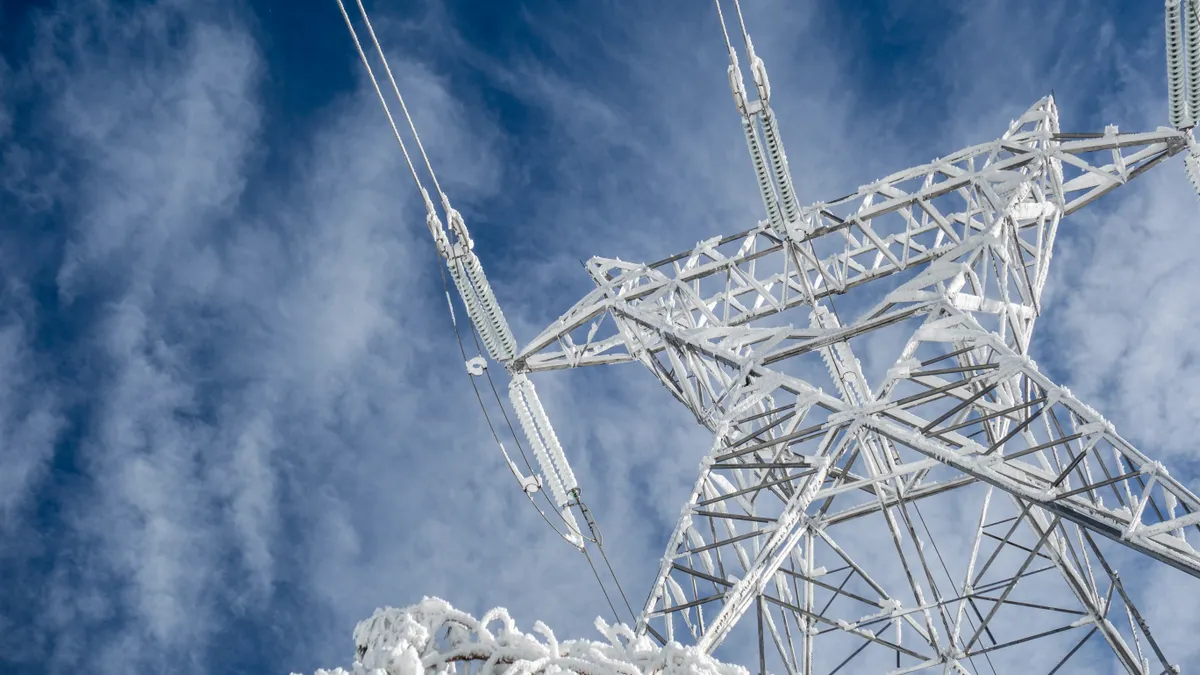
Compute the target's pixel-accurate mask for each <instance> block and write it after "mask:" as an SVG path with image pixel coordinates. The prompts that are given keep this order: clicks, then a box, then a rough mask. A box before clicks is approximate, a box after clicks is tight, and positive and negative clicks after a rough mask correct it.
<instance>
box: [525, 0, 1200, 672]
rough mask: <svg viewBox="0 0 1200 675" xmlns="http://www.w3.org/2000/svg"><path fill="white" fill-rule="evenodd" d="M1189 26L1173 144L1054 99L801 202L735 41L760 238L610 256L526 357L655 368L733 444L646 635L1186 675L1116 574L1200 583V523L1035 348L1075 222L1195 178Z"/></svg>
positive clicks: (708, 470) (713, 462) (904, 658)
mask: <svg viewBox="0 0 1200 675" xmlns="http://www.w3.org/2000/svg"><path fill="white" fill-rule="evenodd" d="M1176 9H1178V7H1176ZM1178 14H1179V13H1178V12H1176V14H1175V15H1173V16H1175V19H1174V20H1175V23H1174V24H1172V23H1171V21H1172V19H1171V18H1170V16H1172V15H1170V14H1169V15H1168V30H1169V35H1170V40H1171V41H1170V44H1169V49H1170V50H1173V51H1170V53H1171V54H1172V55H1173V56H1172V57H1171V58H1170V60H1169V65H1170V76H1171V85H1172V86H1171V92H1172V106H1171V113H1172V115H1171V116H1172V122H1173V123H1174V124H1175V126H1176V128H1165V127H1164V128H1159V129H1157V130H1155V131H1151V132H1146V133H1122V132H1120V131H1119V130H1118V129H1117V128H1116V127H1108V128H1107V129H1105V130H1104V131H1103V132H1099V133H1067V132H1064V131H1062V130H1061V129H1060V128H1059V117H1058V111H1057V108H1056V106H1055V103H1054V101H1053V100H1052V99H1051V98H1046V99H1043V100H1041V101H1038V102H1037V103H1035V104H1034V105H1033V106H1032V107H1031V108H1030V109H1029V110H1028V111H1027V112H1026V113H1025V114H1024V115H1022V116H1021V117H1020V118H1019V119H1017V120H1015V121H1014V122H1013V123H1012V124H1011V125H1010V127H1009V128H1008V130H1007V131H1006V132H1005V133H1004V134H1003V135H1001V137H1000V138H999V139H997V140H996V141H994V142H991V143H985V144H982V145H978V146H974V147H970V148H967V149H965V150H962V151H960V152H957V153H954V154H953V155H951V156H949V157H944V158H941V159H937V160H935V161H933V162H930V163H929V164H925V165H922V166H918V167H914V168H912V169H907V170H905V171H900V172H897V173H895V174H893V175H891V176H887V177H885V178H883V179H881V180H879V181H876V182H874V183H871V184H869V185H865V186H862V187H861V188H859V189H858V190H857V191H855V192H854V193H853V194H851V195H848V196H846V197H841V198H838V199H834V200H832V201H828V202H817V203H814V204H811V205H809V206H807V207H799V208H797V207H795V206H794V205H793V204H792V200H793V199H794V196H793V193H794V187H793V185H792V178H791V175H790V173H789V172H788V169H787V163H786V158H785V155H784V153H783V151H782V143H781V141H780V140H779V133H778V129H777V125H776V123H775V120H774V118H773V115H772V113H771V111H770V107H769V105H768V100H767V96H768V95H769V89H768V87H766V86H764V85H765V82H766V71H765V66H763V64H762V61H761V59H759V58H758V57H757V56H755V55H754V54H753V50H752V45H751V42H750V40H749V38H748V36H747V37H746V44H747V47H748V49H749V51H750V61H751V63H752V64H753V67H752V72H753V74H754V76H755V82H756V85H758V86H757V90H758V93H759V98H758V100H756V101H749V100H747V92H746V87H745V85H744V84H743V81H742V78H741V74H740V71H739V67H738V62H737V57H736V55H735V54H734V52H733V49H732V46H730V48H729V49H730V68H729V73H730V77H729V79H730V85H731V88H732V90H733V94H734V101H735V104H736V107H737V110H738V112H739V114H740V115H741V116H742V122H743V124H742V126H743V130H744V131H745V133H746V136H747V147H748V149H749V151H750V156H751V166H752V168H753V169H754V172H755V175H756V177H757V179H758V183H759V188H760V191H761V193H762V197H763V202H764V206H765V208H766V213H767V218H766V220H764V221H762V222H760V223H758V224H757V225H756V226H755V227H753V228H751V229H749V230H746V231H743V232H739V233H736V234H733V235H729V236H724V237H714V238H713V239H709V240H706V241H703V242H700V243H698V244H697V245H696V247H695V248H694V249H693V250H691V251H686V252H683V253H679V254H677V255H674V256H671V257H669V258H666V259H664V260H661V261H659V262H656V263H652V264H648V265H646V264H635V263H629V262H623V261H620V260H615V259H605V258H593V259H591V260H590V261H588V263H587V269H588V271H589V273H590V274H591V276H592V278H593V280H594V281H595V283H596V290H594V291H593V292H591V293H590V294H588V295H587V296H586V297H585V298H583V299H582V300H581V301H580V302H578V303H577V304H576V305H575V306H574V307H572V308H571V309H570V310H569V311H568V312H567V313H566V314H564V315H563V316H562V317H560V318H559V319H558V320H557V321H556V322H555V323H554V324H553V325H551V326H550V327H549V328H547V329H546V330H545V331H544V332H543V333H542V334H541V335H539V336H537V337H536V338H535V339H534V340H533V341H532V342H531V343H530V344H529V345H528V346H526V347H525V348H524V349H522V350H521V351H520V353H519V354H518V356H517V358H516V360H515V362H514V367H515V368H516V369H518V370H526V371H530V372H533V371H540V370H551V369H559V368H574V367H581V366H587V365H599V364H611V363H621V362H628V361H637V362H640V363H642V364H643V365H644V366H646V367H647V368H648V369H649V370H650V371H651V373H653V375H654V376H655V377H656V378H657V379H658V380H659V381H660V382H661V383H662V385H663V386H664V387H665V388H666V389H667V390H668V391H669V392H670V393H671V395H672V396H674V397H675V398H676V399H677V400H678V401H679V402H680V403H682V404H683V405H684V406H686V407H687V408H688V409H689V410H690V411H691V412H692V413H693V414H694V415H695V417H696V419H697V421H698V422H700V423H701V424H703V425H704V426H706V427H708V428H709V429H710V430H711V431H712V432H713V434H714V439H713V444H712V447H711V449H710V450H709V452H708V454H707V456H705V458H704V459H703V461H702V462H701V466H700V475H699V478H698V480H697V482H696V484H695V488H694V490H693V491H692V494H691V496H690V498H689V499H688V502H687V504H686V505H685V506H684V508H683V510H682V513H681V515H680V518H679V521H678V524H677V525H676V527H675V530H674V533H673V534H672V536H671V539H670V541H669V543H668V545H667V548H666V552H665V554H664V556H663V558H662V559H661V561H660V564H659V570H658V574H657V579H656V581H655V582H654V585H653V587H652V589H651V592H650V595H649V598H648V600H647V602H646V604H645V605H644V606H643V608H642V612H641V616H640V618H639V621H638V625H637V630H638V631H639V634H644V635H650V636H653V637H654V638H655V639H657V640H659V641H662V642H664V643H667V642H673V641H680V642H683V643H687V644H695V645H697V646H698V647H700V648H701V649H703V650H704V651H705V652H708V653H713V652H714V651H715V650H718V649H721V648H722V645H727V646H728V645H731V644H732V645H736V646H737V647H740V648H742V649H743V650H745V649H746V647H747V646H750V647H751V649H750V650H749V651H750V652H756V658H757V661H758V664H757V665H758V668H759V669H760V670H763V671H766V670H770V671H772V672H788V673H803V674H805V675H810V674H812V673H828V672H835V671H836V672H845V671H841V670H839V669H842V668H849V669H850V672H896V673H903V672H916V671H924V670H926V669H932V670H931V672H933V671H937V672H954V673H990V672H1026V670H1024V669H1027V668H1036V669H1037V671H1038V672H1047V671H1052V670H1055V669H1056V668H1057V669H1058V672H1064V671H1063V670H1062V669H1063V668H1066V669H1068V670H1069V671H1071V672H1074V669H1078V668H1084V667H1087V665H1088V664H1092V665H1096V664H1099V666H1100V667H1103V668H1105V669H1111V668H1112V667H1113V665H1114V664H1115V665H1116V666H1118V667H1119V668H1120V669H1122V670H1124V671H1127V672H1130V673H1147V674H1148V673H1161V672H1175V666H1174V665H1172V664H1171V662H1170V661H1169V659H1168V658H1167V656H1166V655H1164V654H1163V653H1162V652H1161V651H1160V649H1159V647H1158V645H1157V643H1156V642H1155V640H1154V638H1153V636H1152V634H1151V633H1150V629H1149V627H1148V626H1147V625H1146V623H1145V621H1143V619H1142V616H1141V614H1140V612H1139V611H1138V609H1137V607H1136V606H1135V605H1134V603H1133V601H1132V599H1131V598H1130V594H1129V593H1128V592H1127V590H1126V589H1125V587H1124V585H1123V583H1122V581H1121V578H1120V577H1119V576H1118V575H1117V573H1116V571H1115V569H1114V568H1113V566H1112V564H1110V562H1109V560H1108V558H1107V557H1106V555H1105V551H1109V552H1110V553H1111V548H1110V547H1111V542H1116V543H1117V544H1119V545H1123V546H1125V547H1127V548H1129V549H1132V550H1133V551H1136V552H1138V553H1141V554H1144V555H1146V556H1149V557H1151V558H1154V559H1156V560H1158V561H1161V562H1165V563H1166V564H1168V565H1171V566H1174V567H1176V568H1178V569H1180V570H1182V571H1184V572H1186V573H1188V574H1192V575H1195V576H1200V553H1197V551H1196V550H1195V549H1194V548H1193V547H1192V546H1193V544H1194V543H1195V542H1196V541H1200V500H1198V499H1197V497H1196V496H1195V495H1193V494H1192V493H1191V492H1190V491H1188V490H1187V489H1186V488H1185V487H1184V486H1183V485H1182V484H1181V483H1180V482H1179V481H1177V480H1176V479H1175V478H1173V477H1172V476H1171V475H1170V474H1169V473H1168V471H1167V470H1166V468H1165V467H1163V466H1162V465H1161V464H1159V463H1158V462H1155V461H1154V460H1153V459H1152V458H1150V457H1148V456H1147V455H1145V454H1143V453H1142V452H1140V451H1139V450H1138V449H1136V448H1135V447H1133V446H1132V445H1131V444H1130V443H1129V442H1127V441H1126V440H1125V439H1123V438H1122V437H1120V436H1119V435H1118V434H1117V433H1116V431H1115V430H1114V428H1113V426H1112V425H1111V424H1110V423H1109V422H1107V421H1106V420H1105V419H1104V418H1103V417H1102V416H1101V415H1100V414H1099V413H1098V412H1096V411H1095V410H1094V409H1092V408H1090V407H1088V406H1087V405H1086V404H1085V403H1083V402H1081V401H1079V400H1078V399H1076V398H1075V397H1074V396H1073V395H1072V394H1071V393H1070V391H1068V390H1067V389H1066V388H1065V387H1062V386H1060V385H1058V384H1057V383H1055V382H1054V381H1052V380H1051V379H1050V378H1049V377H1048V376H1047V375H1046V374H1045V373H1043V372H1042V371H1041V370H1039V369H1038V367H1037V365H1036V364H1035V363H1034V362H1033V361H1032V360H1031V359H1030V358H1029V356H1028V350H1029V344H1030V339H1031V337H1032V334H1033V329H1034V325H1035V322H1036V319H1037V317H1038V316H1039V314H1040V313H1041V311H1042V304H1041V297H1042V291H1043V289H1044V286H1045V283H1046V280H1047V278H1048V272H1049V265H1050V260H1051V253H1052V250H1053V244H1054V240H1055V235H1056V233H1057V231H1058V227H1059V225H1060V224H1061V223H1062V222H1063V219H1064V218H1067V217H1069V216H1070V215H1071V214H1073V213H1074V212H1076V211H1078V210H1079V209H1082V208H1084V207H1086V206H1088V205H1089V204H1091V203H1093V202H1094V201H1095V200H1097V199H1099V198H1100V197H1102V196H1104V195H1105V194H1108V193H1109V192H1112V191H1113V190H1115V189H1117V188H1119V187H1120V186H1122V185H1125V184H1126V183H1128V182H1129V181H1130V180H1132V179H1133V178H1135V177H1137V176H1138V175H1140V174H1142V173H1143V172H1145V171H1146V170H1148V169H1150V168H1152V167H1154V166H1156V165H1157V164H1159V163H1161V162H1163V161H1164V160H1166V159H1167V158H1169V157H1171V156H1173V155H1176V154H1180V153H1183V154H1185V155H1187V156H1188V161H1187V165H1188V169H1189V172H1190V173H1191V174H1192V178H1193V181H1196V182H1200V181H1197V173H1196V172H1197V168H1196V161H1197V160H1196V155H1195V154H1194V152H1195V148H1196V145H1195V141H1194V140H1193V138H1192V136H1191V133H1190V127H1191V125H1192V118H1191V114H1192V113H1191V111H1190V108H1189V105H1188V101H1187V95H1188V86H1187V73H1188V70H1187V66H1188V65H1189V61H1190V59H1189V58H1187V57H1185V53H1186V54H1187V55H1188V56H1191V54H1192V52H1188V51H1187V48H1188V47H1190V46H1191V45H1189V44H1188V42H1187V40H1188V38H1190V37H1191V33H1195V32H1196V31H1195V30H1191V31H1190V32H1187V33H1185V31H1183V30H1182V28H1181V26H1180V25H1179V22H1178ZM1188 16H1189V17H1191V18H1190V19H1189V20H1190V21H1195V20H1196V18H1195V10H1194V8H1192V9H1189V10H1188ZM739 20H740V12H739ZM1189 26H1190V24H1189ZM743 30H744V24H743ZM727 44H728V42H727ZM1197 58H1200V57H1197ZM760 134H761V135H760ZM764 139H765V142H764ZM764 148H765V152H764ZM598 327H600V328H598ZM585 331H586V335H585V334H584V332H585ZM905 336H907V339H905ZM893 345H895V347H893ZM889 348H891V349H889ZM1102 542H1104V543H1102ZM734 636H736V637H735V638H734V640H733V642H730V639H731V638H733V637H734ZM731 648H732V647H731ZM718 653H720V652H718Z"/></svg>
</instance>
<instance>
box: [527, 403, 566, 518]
mask: <svg viewBox="0 0 1200 675" xmlns="http://www.w3.org/2000/svg"><path fill="white" fill-rule="evenodd" d="M525 387H527V390H526V394H527V396H528V401H529V410H530V412H532V413H533V419H534V421H535V422H537V425H538V431H540V432H541V433H542V438H543V439H544V440H545V441H546V451H547V452H549V453H550V460H551V461H553V462H554V468H555V469H558V475H559V477H560V478H562V483H563V489H564V490H566V492H567V494H568V496H569V495H570V493H571V492H573V491H574V490H577V489H579V484H578V483H576V482H575V472H574V471H572V470H571V465H570V464H568V463H567V455H566V453H565V452H563V448H562V444H561V443H559V442H558V434H555V433H554V427H553V426H551V425H550V418H549V417H547V416H546V409H545V408H543V407H542V401H541V399H539V398H538V395H537V391H536V390H535V389H534V388H533V382H530V381H529V380H528V379H526V381H525Z"/></svg>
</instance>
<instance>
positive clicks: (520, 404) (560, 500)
mask: <svg viewBox="0 0 1200 675" xmlns="http://www.w3.org/2000/svg"><path fill="white" fill-rule="evenodd" d="M522 381H525V382H528V380H527V379H525V376H524V375H517V376H516V377H514V378H513V379H512V381H511V382H509V383H508V397H509V400H510V401H511V402H512V407H513V410H514V411H515V412H516V413H517V421H518V422H520V423H521V428H522V429H523V430H524V431H525V438H526V439H527V440H528V441H529V445H530V447H531V448H533V457H534V459H536V460H537V463H538V467H539V468H540V469H541V470H542V475H543V476H545V479H546V480H545V481H544V482H545V483H546V484H547V485H549V487H550V494H551V495H552V496H553V497H554V503H555V504H556V505H558V506H560V507H561V506H563V505H565V504H566V503H567V492H566V490H564V489H563V485H562V481H561V480H559V478H558V472H557V471H555V470H554V464H553V463H552V462H551V461H550V455H549V454H547V453H546V444H545V443H544V442H542V437H541V434H539V433H538V429H537V425H536V424H535V423H534V421H533V414H532V413H531V412H530V410H529V403H528V400H527V399H526V396H525V392H524V390H523V388H522V386H521V383H522Z"/></svg>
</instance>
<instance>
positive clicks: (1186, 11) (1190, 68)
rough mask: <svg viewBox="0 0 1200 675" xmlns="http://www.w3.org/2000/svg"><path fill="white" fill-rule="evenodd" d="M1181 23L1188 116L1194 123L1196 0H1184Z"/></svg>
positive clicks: (1198, 86) (1199, 30)
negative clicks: (1184, 52)
mask: <svg viewBox="0 0 1200 675" xmlns="http://www.w3.org/2000/svg"><path fill="white" fill-rule="evenodd" d="M1183 25H1184V26H1185V29H1184V35H1185V36H1186V43H1187V49H1186V50H1185V51H1186V53H1187V74H1188V116H1189V117H1191V119H1192V123H1193V124H1195V122H1196V120H1198V119H1200V4H1198V3H1197V0H1184V6H1183Z"/></svg>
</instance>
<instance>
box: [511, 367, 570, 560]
mask: <svg viewBox="0 0 1200 675" xmlns="http://www.w3.org/2000/svg"><path fill="white" fill-rule="evenodd" d="M508 395H509V399H510V401H511V402H512V407H513V410H515V411H516V413H517V420H518V421H519V422H520V423H521V428H522V429H523V430H524V431H525V437H526V438H527V439H528V440H529V445H530V447H532V448H533V455H534V458H535V459H536V460H537V463H538V466H539V467H540V468H541V470H542V475H543V476H544V477H545V481H544V482H545V483H546V484H548V485H549V487H550V494H551V496H552V497H553V498H554V503H555V505H556V506H558V508H559V513H560V514H561V515H562V517H563V520H564V521H565V522H566V524H567V529H568V533H567V535H566V537H567V540H568V541H570V542H571V543H572V544H575V545H576V546H578V547H582V546H583V537H582V536H581V535H580V530H579V522H578V521H577V520H576V519H575V514H574V513H573V512H572V511H571V506H572V505H573V503H575V502H577V500H578V494H579V493H578V491H579V486H578V485H577V484H576V482H575V474H574V472H572V471H571V467H570V465H569V464H567V457H566V455H565V454H564V453H563V450H562V445H560V444H559V442H558V436H557V435H556V434H555V433H554V428H553V427H551V426H550V420H549V418H547V417H546V411H545V409H544V408H543V407H542V401H541V399H539V398H538V395H537V391H536V390H535V389H534V388H533V382H531V381H530V380H529V378H528V377H526V376H525V374H523V373H517V374H516V375H513V378H512V380H511V381H510V382H509V383H508Z"/></svg>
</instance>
